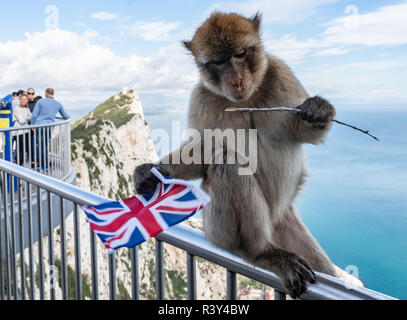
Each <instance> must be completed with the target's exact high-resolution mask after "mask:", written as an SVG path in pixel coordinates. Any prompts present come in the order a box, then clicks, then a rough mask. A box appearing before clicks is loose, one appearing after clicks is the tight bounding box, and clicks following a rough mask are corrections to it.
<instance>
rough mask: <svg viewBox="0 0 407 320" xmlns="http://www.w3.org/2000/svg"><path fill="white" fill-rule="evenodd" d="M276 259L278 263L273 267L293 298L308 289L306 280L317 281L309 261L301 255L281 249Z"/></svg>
mask: <svg viewBox="0 0 407 320" xmlns="http://www.w3.org/2000/svg"><path fill="white" fill-rule="evenodd" d="M275 259H276V261H275V263H276V264H275V266H274V268H273V269H274V270H275V272H276V273H277V275H278V276H280V278H281V282H282V284H283V286H284V287H285V288H286V289H287V292H288V294H289V295H290V296H291V297H292V298H293V299H295V298H297V297H299V296H300V295H301V294H303V293H304V292H305V290H306V289H307V285H306V282H305V281H308V282H311V283H314V282H315V280H316V278H315V273H314V272H313V271H312V269H311V267H310V266H309V264H308V263H307V261H305V259H303V258H301V257H300V256H298V255H296V254H294V253H291V252H287V251H283V250H281V251H280V250H279V253H278V255H277V256H276V258H275Z"/></svg>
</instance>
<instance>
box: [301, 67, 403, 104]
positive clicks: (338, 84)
mask: <svg viewBox="0 0 407 320" xmlns="http://www.w3.org/2000/svg"><path fill="white" fill-rule="evenodd" d="M406 68H407V61H403V60H401V59H387V60H384V59H383V60H373V61H365V62H349V63H342V64H338V65H321V66H318V67H315V68H310V69H308V70H306V71H305V72H303V73H302V74H301V80H302V82H303V83H304V85H305V87H306V88H307V90H308V92H309V93H310V94H311V95H314V94H320V95H325V96H327V97H329V98H333V99H338V100H340V101H343V102H347V103H352V102H353V103H357V102H360V101H364V102H369V101H370V102H371V101H375V100H376V101H380V100H382V101H387V102H397V101H407V91H406V86H405V84H404V83H403V82H400V81H399V79H398V78H399V77H400V76H401V74H402V73H403V71H401V70H405V69H406Z"/></svg>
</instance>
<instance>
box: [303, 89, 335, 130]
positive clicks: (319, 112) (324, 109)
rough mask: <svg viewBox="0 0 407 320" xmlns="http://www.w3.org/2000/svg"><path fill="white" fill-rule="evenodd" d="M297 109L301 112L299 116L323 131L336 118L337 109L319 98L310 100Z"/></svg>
mask: <svg viewBox="0 0 407 320" xmlns="http://www.w3.org/2000/svg"><path fill="white" fill-rule="evenodd" d="M297 109H299V110H301V112H300V113H299V115H300V117H301V118H302V119H303V120H304V121H306V122H308V123H310V124H312V125H313V126H314V127H317V128H321V129H323V128H325V126H326V125H327V124H328V123H329V122H330V121H331V120H332V119H333V118H334V117H335V108H334V107H333V106H332V105H331V104H330V103H329V102H328V101H327V100H325V99H324V98H321V97H319V96H315V97H312V98H308V99H307V100H305V102H304V103H303V104H302V105H300V106H298V107H297Z"/></svg>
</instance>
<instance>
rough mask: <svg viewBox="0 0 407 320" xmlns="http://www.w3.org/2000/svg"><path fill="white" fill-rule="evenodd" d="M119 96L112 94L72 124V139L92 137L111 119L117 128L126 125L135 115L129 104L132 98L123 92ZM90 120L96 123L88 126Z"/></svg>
mask: <svg viewBox="0 0 407 320" xmlns="http://www.w3.org/2000/svg"><path fill="white" fill-rule="evenodd" d="M130 93H132V91H131V90H130ZM116 97H117V96H112V97H110V98H109V99H108V100H106V101H105V102H103V103H101V104H100V105H98V106H97V107H96V109H95V110H93V111H92V112H90V113H88V114H87V115H86V116H85V117H83V118H82V119H80V120H78V121H76V122H75V123H74V124H73V125H72V130H71V136H72V141H75V140H78V139H83V140H84V141H86V140H88V139H90V137H91V136H92V135H93V134H97V133H98V132H99V131H100V126H101V125H102V124H103V123H105V121H111V122H113V124H114V125H115V127H116V128H119V127H121V126H123V125H125V124H126V123H127V122H129V121H130V120H131V118H132V117H133V116H134V115H133V114H131V113H129V111H130V107H129V104H131V103H132V98H131V97H130V96H128V95H125V94H123V93H121V92H120V93H119V95H118V98H116ZM88 120H93V121H95V123H94V124H93V125H89V124H88V126H87V127H86V126H85V123H86V121H88Z"/></svg>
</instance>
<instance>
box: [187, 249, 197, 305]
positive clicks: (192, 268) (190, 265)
mask: <svg viewBox="0 0 407 320" xmlns="http://www.w3.org/2000/svg"><path fill="white" fill-rule="evenodd" d="M187 279H188V280H187V281H188V300H196V259H195V256H194V255H192V254H190V253H189V252H187Z"/></svg>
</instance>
